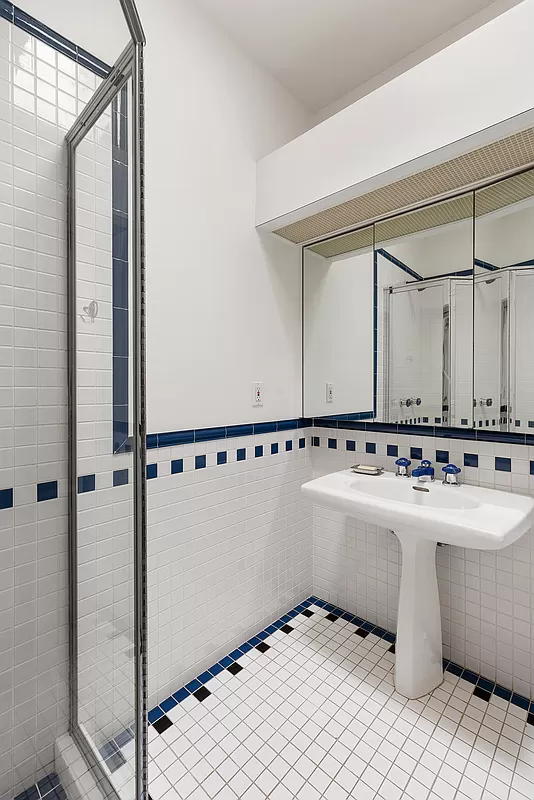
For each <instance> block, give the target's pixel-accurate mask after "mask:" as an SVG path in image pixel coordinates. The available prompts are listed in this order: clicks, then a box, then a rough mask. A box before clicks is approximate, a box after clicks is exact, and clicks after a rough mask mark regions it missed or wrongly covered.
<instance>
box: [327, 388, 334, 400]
mask: <svg viewBox="0 0 534 800" xmlns="http://www.w3.org/2000/svg"><path fill="white" fill-rule="evenodd" d="M326 402H327V403H333V402H334V384H333V383H327V384H326Z"/></svg>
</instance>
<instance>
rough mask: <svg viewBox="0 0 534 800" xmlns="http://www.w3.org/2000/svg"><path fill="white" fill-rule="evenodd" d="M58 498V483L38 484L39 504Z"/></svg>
mask: <svg viewBox="0 0 534 800" xmlns="http://www.w3.org/2000/svg"><path fill="white" fill-rule="evenodd" d="M56 497H57V481H47V482H46V483H38V484H37V502H38V503H42V502H43V500H55V499H56Z"/></svg>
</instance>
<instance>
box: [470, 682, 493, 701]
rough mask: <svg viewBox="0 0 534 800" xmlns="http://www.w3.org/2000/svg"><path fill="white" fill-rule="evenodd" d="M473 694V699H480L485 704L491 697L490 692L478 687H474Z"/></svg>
mask: <svg viewBox="0 0 534 800" xmlns="http://www.w3.org/2000/svg"><path fill="white" fill-rule="evenodd" d="M473 694H474V696H475V697H480V699H481V700H485V701H486V703H487V702H488V701H489V699H490V697H491V692H488V691H487V690H486V689H481V688H480V686H475V691H474V692H473Z"/></svg>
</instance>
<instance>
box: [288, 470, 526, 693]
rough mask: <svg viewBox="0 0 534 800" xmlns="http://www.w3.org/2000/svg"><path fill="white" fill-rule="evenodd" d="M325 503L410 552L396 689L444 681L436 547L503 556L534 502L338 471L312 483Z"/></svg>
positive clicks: (309, 487) (311, 493)
mask: <svg viewBox="0 0 534 800" xmlns="http://www.w3.org/2000/svg"><path fill="white" fill-rule="evenodd" d="M302 491H303V492H304V494H305V495H306V496H307V497H309V498H310V499H311V500H313V502H314V503H317V504H318V505H321V506H325V507H327V508H331V509H333V510H334V511H340V512H342V513H344V514H347V515H348V516H351V517H356V519H361V520H363V521H364V522H370V523H373V524H374V525H380V526H381V527H384V528H389V529H391V530H393V531H394V532H395V533H396V534H397V537H398V538H399V541H400V544H401V549H402V576H401V586H400V593H399V611H398V622H397V644H396V647H395V652H396V665H395V684H396V688H397V690H398V691H399V692H400V693H401V694H403V695H405V696H406V697H411V698H415V697H421V696H422V695H424V694H428V692H431V691H432V690H433V689H435V688H436V686H439V684H440V683H441V682H442V680H443V662H442V646H441V615H440V606H439V595H438V583H437V576H436V544H437V542H442V543H445V544H453V545H457V546H459V547H471V548H476V549H478V550H499V549H501V548H502V547H506V546H507V545H509V544H512V543H513V542H515V541H517V539H519V537H520V536H522V535H523V534H524V533H526V532H527V531H528V530H529V528H530V527H531V525H532V524H533V522H534V499H533V498H531V497H525V496H523V495H516V494H511V493H509V492H499V491H496V490H493V489H483V488H480V487H478V486H467V485H465V484H462V485H461V486H444V485H443V484H442V483H441V482H440V481H436V482H434V483H424V484H418V482H417V480H415V479H413V478H405V477H397V476H396V475H394V474H393V473H390V472H385V473H383V474H382V475H379V476H367V475H365V476H363V475H357V474H355V473H353V472H352V471H351V470H345V471H343V472H334V473H332V474H330V475H324V476H323V477H322V478H316V479H315V480H312V481H309V482H308V483H305V484H304V485H303V487H302Z"/></svg>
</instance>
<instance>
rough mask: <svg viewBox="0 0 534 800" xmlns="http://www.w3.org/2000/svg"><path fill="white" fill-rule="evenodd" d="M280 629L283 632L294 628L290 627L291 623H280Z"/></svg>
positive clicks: (289, 631) (288, 631)
mask: <svg viewBox="0 0 534 800" xmlns="http://www.w3.org/2000/svg"><path fill="white" fill-rule="evenodd" d="M280 630H281V631H282V632H283V633H291V631H294V630H295V628H292V627H291V625H282V627H281V628H280Z"/></svg>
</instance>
